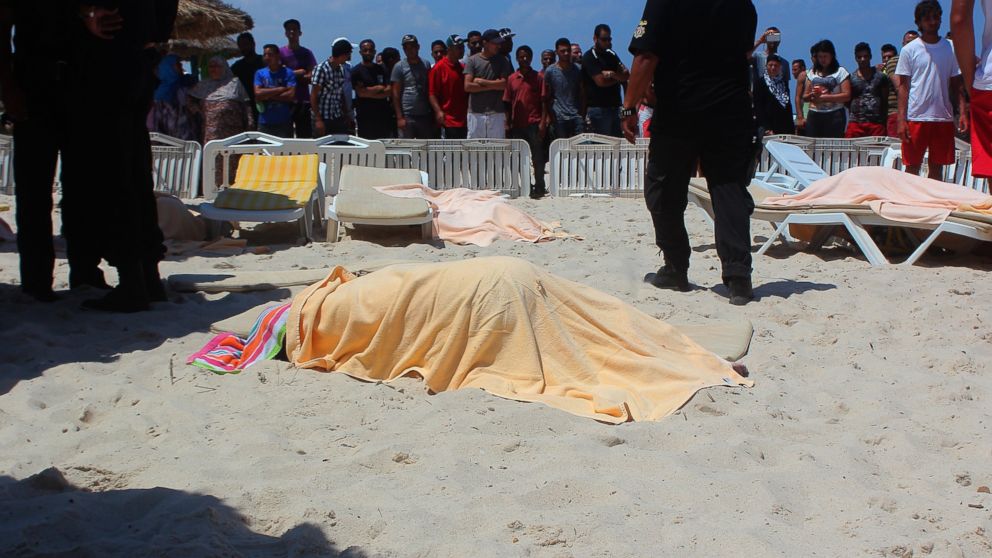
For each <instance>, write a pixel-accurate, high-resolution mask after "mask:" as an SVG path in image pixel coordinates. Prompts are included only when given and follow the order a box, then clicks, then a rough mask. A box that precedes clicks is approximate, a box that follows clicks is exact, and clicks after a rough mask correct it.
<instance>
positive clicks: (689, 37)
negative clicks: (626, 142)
mask: <svg viewBox="0 0 992 558" xmlns="http://www.w3.org/2000/svg"><path fill="white" fill-rule="evenodd" d="M757 20H758V16H757V13H756V11H755V9H754V4H753V3H752V2H751V0H648V2H647V5H646V6H645V8H644V17H643V18H642V19H641V21H640V23H639V24H638V26H637V28H636V29H635V31H634V38H633V40H631V42H630V52H631V53H632V54H634V55H637V54H638V53H639V52H642V51H643V52H652V53H654V54H657V55H658V67H657V69H656V70H655V74H654V83H655V94H656V95H657V97H658V103H657V105H656V106H655V112H654V117H653V119H652V124H653V125H654V126H659V125H663V124H665V123H691V122H693V121H696V120H698V119H699V118H700V117H704V118H709V117H716V118H719V119H721V120H724V121H726V120H727V119H728V118H732V119H738V118H740V119H744V118H750V117H751V116H750V115H751V106H750V105H751V101H750V96H749V95H748V85H749V72H748V60H747V54H748V52H750V50H751V48H752V47H753V46H754V34H755V30H756V28H757V25H758V23H757ZM700 38H705V40H700ZM701 113H702V114H701Z"/></svg>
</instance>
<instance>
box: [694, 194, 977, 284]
mask: <svg viewBox="0 0 992 558" xmlns="http://www.w3.org/2000/svg"><path fill="white" fill-rule="evenodd" d="M750 190H751V195H752V196H753V197H754V198H755V210H754V213H753V214H752V215H751V218H752V219H756V220H759V221H767V222H769V223H772V224H773V225H774V226H775V232H774V233H773V234H772V235H771V237H769V238H768V240H766V241H765V243H764V244H763V245H762V246H761V248H760V249H759V250H758V254H759V255H763V254H765V253H766V252H767V251H768V249H769V248H771V247H772V245H774V243H775V241H776V240H778V239H779V238H780V237H782V238H788V231H789V226H790V225H825V226H829V227H836V226H841V227H844V228H845V229H846V230H847V232H848V234H849V235H850V236H851V240H852V241H853V242H854V243H855V245H857V246H858V248H859V249H860V250H861V252H862V253H863V254H864V255H865V258H866V259H867V260H868V262H869V263H870V264H871V265H873V266H885V265H890V264H891V262H889V260H888V259H887V258H886V257H885V255H884V254H883V253H882V251H881V250H880V249H879V248H878V245H877V244H876V243H875V241H874V240H873V239H872V237H871V235H870V234H869V233H868V231H867V230H866V229H865V226H873V225H874V226H886V227H903V228H913V229H919V230H926V231H930V234H929V235H928V236H927V238H926V239H924V240H923V241H922V242H921V243H920V245H919V246H918V247H917V248H916V250H915V251H914V252H913V253H912V254H910V255H909V257H907V258H906V260H905V261H903V262H901V264H900V265H913V264H914V263H916V262H917V261H918V260H919V259H920V258H921V257H922V256H923V254H924V253H926V251H927V249H928V248H929V247H930V246H931V245H932V244H933V243H934V241H935V240H937V238H938V237H939V236H940V235H942V234H944V233H951V234H956V235H960V236H964V237H967V238H971V239H975V240H980V241H985V242H992V216H990V215H984V214H980V213H970V212H958V211H955V212H952V213H951V215H950V216H949V217H948V218H947V219H946V220H945V221H944V222H943V223H941V224H939V225H931V224H926V223H905V222H902V221H893V220H891V219H886V218H885V217H882V216H880V215H878V214H876V213H875V212H874V211H872V210H871V209H870V208H868V206H866V205H831V206H813V205H809V206H797V207H778V206H770V205H762V203H761V200H763V199H764V198H767V197H769V196H774V195H778V193H777V192H772V191H768V190H765V189H763V188H762V187H761V186H760V185H758V184H754V183H753V184H752V185H751V187H750ZM689 199H690V200H691V201H692V202H693V203H695V204H696V205H697V206H699V207H700V208H702V209H703V210H704V211H706V212H707V213H708V214H710V215H711V216H712V214H713V203H712V200H711V199H710V196H709V191H708V190H707V189H706V181H705V180H703V179H693V180H692V181H691V182H690V184H689ZM820 237H821V238H822V240H826V236H824V235H820ZM822 240H821V241H820V242H813V243H811V246H810V247H811V248H812V249H816V248H818V247H819V246H818V244H820V243H822Z"/></svg>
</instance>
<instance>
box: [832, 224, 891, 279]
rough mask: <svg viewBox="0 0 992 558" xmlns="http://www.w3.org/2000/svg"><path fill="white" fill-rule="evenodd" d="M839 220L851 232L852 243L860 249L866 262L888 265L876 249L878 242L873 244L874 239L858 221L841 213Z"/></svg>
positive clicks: (880, 252) (883, 256)
mask: <svg viewBox="0 0 992 558" xmlns="http://www.w3.org/2000/svg"><path fill="white" fill-rule="evenodd" d="M841 220H842V221H843V224H844V228H846V229H847V232H848V233H850V234H851V238H852V239H853V240H854V243H855V244H857V245H858V248H860V249H861V252H862V253H863V254H864V255H865V258H867V260H868V263H870V264H871V265H873V266H876V267H878V266H884V265H889V260H887V259H886V258H885V255H884V254H882V251H881V250H879V249H878V244H875V241H874V240H872V238H871V235H870V234H868V231H867V230H865V228H864V226H862V225H861V223H858V222H857V221H855V220H853V219H851V218H850V217H848V216H847V215H843V216H842V219H841Z"/></svg>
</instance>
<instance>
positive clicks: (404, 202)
mask: <svg viewBox="0 0 992 558" xmlns="http://www.w3.org/2000/svg"><path fill="white" fill-rule="evenodd" d="M429 208H430V206H429V205H427V201H426V200H418V199H412V198H395V197H393V196H388V195H386V194H383V193H382V192H379V191H377V190H374V189H373V188H371V187H362V186H359V187H356V186H354V185H349V186H347V189H345V187H344V186H342V188H341V191H340V193H338V196H337V197H336V198H335V199H334V212H335V213H336V214H337V216H338V220H339V221H344V222H345V223H347V222H348V221H349V219H413V218H416V217H426V216H427V215H428V213H429Z"/></svg>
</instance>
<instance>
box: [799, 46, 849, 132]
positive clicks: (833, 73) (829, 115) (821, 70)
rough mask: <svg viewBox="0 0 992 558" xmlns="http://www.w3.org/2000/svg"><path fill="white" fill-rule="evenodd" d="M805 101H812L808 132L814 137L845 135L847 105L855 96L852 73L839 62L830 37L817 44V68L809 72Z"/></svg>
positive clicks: (807, 118)
mask: <svg viewBox="0 0 992 558" xmlns="http://www.w3.org/2000/svg"><path fill="white" fill-rule="evenodd" d="M803 87H804V89H803V95H802V99H803V101H806V102H808V103H810V107H809V115H808V116H807V117H806V135H807V136H809V137H811V138H842V137H844V132H845V130H846V129H847V117H846V114H845V112H844V105H845V104H846V103H847V102H849V101H850V100H851V79H850V74H849V73H848V71H847V70H845V69H844V68H843V67H842V66H841V65H840V64H839V63H838V62H837V50H836V49H835V48H834V44H833V43H832V42H830V41H827V40H823V41H820V42H819V43H816V44H815V45H813V68H812V69H810V70H809V71H808V72H807V73H806V83H805V84H804V86H803Z"/></svg>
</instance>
